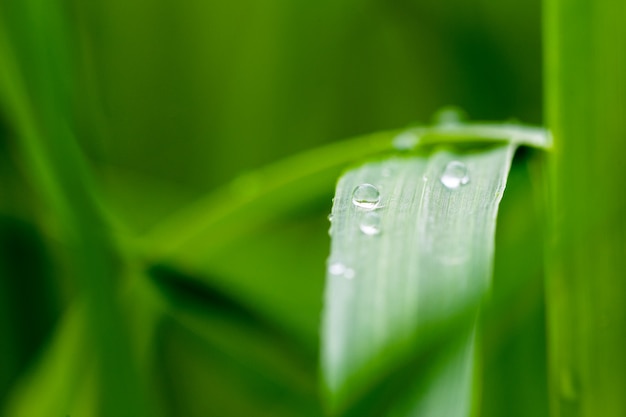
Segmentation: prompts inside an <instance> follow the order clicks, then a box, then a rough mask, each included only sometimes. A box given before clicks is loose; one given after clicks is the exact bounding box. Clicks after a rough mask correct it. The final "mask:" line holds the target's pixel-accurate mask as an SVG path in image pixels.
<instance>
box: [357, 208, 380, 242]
mask: <svg viewBox="0 0 626 417" xmlns="http://www.w3.org/2000/svg"><path fill="white" fill-rule="evenodd" d="M359 229H361V232H363V233H364V234H366V235H368V236H375V235H378V234H380V214H378V213H376V212H375V211H370V212H367V213H365V214H364V215H363V217H362V218H361V222H360V223H359Z"/></svg>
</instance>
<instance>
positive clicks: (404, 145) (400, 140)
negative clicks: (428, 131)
mask: <svg viewBox="0 0 626 417" xmlns="http://www.w3.org/2000/svg"><path fill="white" fill-rule="evenodd" d="M419 140H420V138H419V136H418V135H417V134H416V133H415V132H402V133H400V134H399V135H398V136H396V137H395V138H393V142H392V145H393V147H394V148H396V149H397V150H399V151H410V150H411V149H413V148H415V147H416V146H417V143H418V142H419Z"/></svg>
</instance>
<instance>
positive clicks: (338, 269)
mask: <svg viewBox="0 0 626 417" xmlns="http://www.w3.org/2000/svg"><path fill="white" fill-rule="evenodd" d="M328 272H329V273H330V274H331V275H334V276H336V277H343V278H346V279H352V278H354V275H355V272H354V269H352V268H348V267H347V266H345V265H344V264H342V263H341V262H333V263H331V264H330V265H328Z"/></svg>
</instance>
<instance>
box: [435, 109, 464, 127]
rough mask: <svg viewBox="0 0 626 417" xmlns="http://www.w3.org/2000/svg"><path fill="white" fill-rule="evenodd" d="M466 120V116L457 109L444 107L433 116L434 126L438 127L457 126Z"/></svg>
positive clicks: (461, 110)
mask: <svg viewBox="0 0 626 417" xmlns="http://www.w3.org/2000/svg"><path fill="white" fill-rule="evenodd" d="M465 120H467V114H466V113H465V111H463V109H461V108H459V107H444V108H443V109H441V110H439V111H438V112H437V114H435V124H437V125H439V126H449V127H450V126H458V125H460V124H463V121H465Z"/></svg>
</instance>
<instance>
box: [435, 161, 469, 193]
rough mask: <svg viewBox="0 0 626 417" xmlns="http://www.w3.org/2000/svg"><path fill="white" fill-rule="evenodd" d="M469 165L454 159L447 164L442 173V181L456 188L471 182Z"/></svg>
mask: <svg viewBox="0 0 626 417" xmlns="http://www.w3.org/2000/svg"><path fill="white" fill-rule="evenodd" d="M469 180H470V178H469V175H468V172H467V166H465V164H464V163H463V162H459V161H452V162H450V163H448V165H446V169H445V170H444V171H443V174H442V175H441V183H442V184H443V185H445V186H446V187H447V188H450V189H455V188H459V187H460V186H461V185H465V184H467V183H468V182H469Z"/></svg>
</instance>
